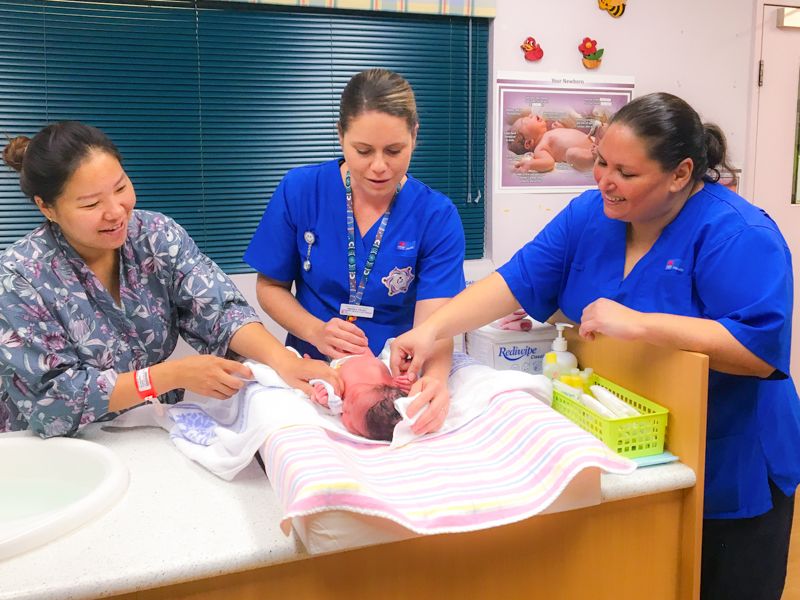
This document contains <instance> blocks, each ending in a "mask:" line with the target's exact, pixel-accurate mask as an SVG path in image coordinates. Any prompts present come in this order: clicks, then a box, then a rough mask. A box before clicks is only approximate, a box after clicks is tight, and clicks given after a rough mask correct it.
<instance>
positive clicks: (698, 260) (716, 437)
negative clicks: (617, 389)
mask: <svg viewBox="0 0 800 600" xmlns="http://www.w3.org/2000/svg"><path fill="white" fill-rule="evenodd" d="M625 232H626V224H625V223H624V222H622V221H615V220H612V219H609V218H608V217H606V216H605V213H604V212H603V199H602V197H601V195H600V192H599V191H596V190H593V191H590V192H586V193H584V194H582V195H581V196H579V197H578V198H575V199H574V200H573V201H572V202H571V203H570V204H569V206H567V208H565V209H564V210H563V211H561V213H559V214H558V215H557V216H556V217H555V219H553V221H552V222H550V223H549V224H548V225H547V226H546V227H545V228H544V230H543V231H542V232H541V233H540V234H539V235H538V236H536V238H535V239H534V240H533V241H532V242H530V243H529V244H527V245H526V246H525V247H524V248H522V250H520V251H519V252H518V253H517V254H516V255H515V256H514V257H513V258H512V259H511V261H509V262H508V263H507V264H506V265H504V266H503V267H501V268H500V269H499V272H500V274H501V275H502V276H503V278H504V279H505V281H506V282H507V283H508V285H509V287H510V289H511V291H512V293H513V294H514V296H515V297H516V299H517V300H518V301H519V302H520V304H521V305H522V306H523V308H525V309H526V310H527V311H528V312H529V313H530V314H531V316H533V318H535V319H537V320H540V321H543V320H545V319H547V318H549V317H550V316H551V315H552V314H553V313H554V312H555V311H556V310H557V309H558V308H561V310H562V311H563V312H564V314H565V315H567V317H569V318H570V319H572V320H573V321H575V322H580V319H581V314H582V312H583V309H584V308H585V307H586V306H587V305H588V304H590V303H591V302H594V301H595V300H597V299H598V298H608V299H610V300H614V301H616V302H619V303H620V304H623V305H625V306H627V307H630V308H632V309H634V310H637V311H641V312H661V313H669V314H675V315H684V316H688V317H700V318H704V319H714V320H716V321H719V322H720V323H722V325H724V326H725V328H726V329H728V331H730V332H731V334H733V336H734V337H735V338H736V339H737V340H739V342H741V343H742V344H743V345H744V346H745V347H746V348H748V349H749V350H750V351H751V352H753V353H754V354H755V355H756V356H758V357H759V358H761V359H762V360H764V361H766V362H767V363H769V364H770V365H772V366H774V367H775V368H776V372H775V373H773V375H772V376H771V377H770V378H769V379H759V378H757V377H744V376H736V375H727V374H724V373H720V372H718V371H713V370H712V371H710V373H709V386H708V429H707V446H706V481H705V510H704V512H705V517H706V518H743V517H753V516H757V515H760V514H763V513H765V512H766V511H768V510H769V509H770V508H772V501H771V499H770V491H769V484H768V479H772V480H773V481H774V482H775V483H776V484H777V485H778V486H779V487H780V488H781V490H782V491H783V492H784V493H785V494H787V495H791V494H793V493H794V492H795V489H796V488H797V486H798V484H799V483H800V401H798V396H797V391H796V390H795V386H794V383H793V382H792V380H791V378H790V377H789V351H790V335H791V330H792V294H793V280H792V263H791V256H790V253H789V249H788V247H787V246H786V242H785V240H784V239H783V236H782V235H781V233H780V231H779V230H778V227H777V225H775V223H774V222H773V221H772V220H771V219H770V218H769V216H768V215H767V214H766V213H765V212H764V211H762V210H761V209H759V208H756V207H755V206H753V205H752V204H750V203H748V202H747V201H746V200H744V199H743V198H741V197H740V196H738V195H736V194H735V193H733V192H731V191H730V190H728V189H726V188H725V187H723V186H721V185H719V184H706V185H705V187H704V188H703V189H702V190H701V191H700V192H698V193H696V194H695V195H694V196H692V197H691V198H689V200H688V201H687V202H686V204H685V205H684V207H683V209H681V212H680V213H679V214H678V216H677V217H676V218H675V220H673V221H672V223H670V224H669V225H668V226H667V227H666V228H665V229H664V231H663V232H662V233H661V235H660V236H659V238H658V240H657V241H656V243H655V244H654V245H653V247H652V248H651V249H650V251H649V252H648V253H647V254H646V255H645V256H644V257H643V258H642V259H641V260H640V261H639V262H638V263H637V264H636V266H635V267H634V268H633V269H632V270H631V272H630V273H629V274H628V276H627V277H625V279H623V278H622V274H623V270H624V266H625ZM589 366H591V365H589Z"/></svg>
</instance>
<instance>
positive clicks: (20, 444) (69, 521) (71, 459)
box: [0, 432, 128, 560]
mask: <svg viewBox="0 0 800 600" xmlns="http://www.w3.org/2000/svg"><path fill="white" fill-rule="evenodd" d="M127 489H128V468H127V467H126V466H125V463H124V462H122V460H121V459H120V458H119V457H118V456H117V455H116V454H114V453H113V452H112V451H111V450H109V449H108V448H105V447H103V446H101V445H100V444H95V443H94V442H87V441H84V440H76V439H70V438H51V439H47V440H43V439H41V438H39V437H36V436H35V435H33V434H32V433H30V432H21V433H4V434H0V560H5V559H7V558H9V557H11V556H15V555H17V554H21V553H23V552H27V551H29V550H32V549H34V548H37V547H39V546H41V545H43V544H46V543H48V542H50V541H52V540H54V539H56V538H58V537H61V536H62V535H64V534H66V533H69V532H70V531H73V530H75V529H77V528H78V527H80V526H81V525H84V524H86V523H88V522H89V521H91V520H93V519H95V518H96V517H98V516H100V515H101V514H103V512H105V511H106V510H107V509H108V508H110V507H111V506H113V505H114V504H115V503H116V502H117V501H118V500H119V499H120V498H121V497H122V495H123V494H124V493H125V490H127Z"/></svg>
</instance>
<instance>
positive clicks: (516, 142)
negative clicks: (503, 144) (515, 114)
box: [508, 113, 547, 154]
mask: <svg viewBox="0 0 800 600" xmlns="http://www.w3.org/2000/svg"><path fill="white" fill-rule="evenodd" d="M511 132H513V133H515V134H516V135H515V136H514V139H509V141H508V149H509V150H510V151H511V152H513V153H514V154H525V153H526V152H530V151H531V150H533V149H534V148H536V144H538V143H539V140H541V139H542V136H543V135H544V134H545V133H546V132H547V122H546V121H545V120H544V119H542V118H541V117H540V116H539V115H536V114H533V113H531V114H529V115H527V116H525V117H520V118H519V119H517V120H516V121H514V123H512V124H511ZM509 138H510V136H509Z"/></svg>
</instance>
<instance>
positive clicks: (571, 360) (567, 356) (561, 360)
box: [542, 323, 578, 375]
mask: <svg viewBox="0 0 800 600" xmlns="http://www.w3.org/2000/svg"><path fill="white" fill-rule="evenodd" d="M564 327H572V325H570V324H569V323H556V329H557V330H558V337H557V338H556V339H554V340H553V345H552V351H553V352H555V355H556V362H557V363H558V365H559V366H560V367H561V371H560V372H559V375H566V374H568V373H570V371H571V369H574V368H576V367H577V366H578V359H577V358H575V355H574V354H573V353H572V352H567V340H566V338H564ZM548 354H549V353H548ZM551 360H552V359H551ZM546 365H547V354H545V357H544V358H543V359H542V371H544V368H545V366H546Z"/></svg>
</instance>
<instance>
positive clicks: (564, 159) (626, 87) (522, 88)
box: [494, 71, 634, 192]
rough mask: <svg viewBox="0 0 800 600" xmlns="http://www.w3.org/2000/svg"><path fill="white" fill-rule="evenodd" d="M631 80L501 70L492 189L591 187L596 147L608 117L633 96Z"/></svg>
mask: <svg viewBox="0 0 800 600" xmlns="http://www.w3.org/2000/svg"><path fill="white" fill-rule="evenodd" d="M633 83H634V80H633V77H621V76H601V75H590V74H580V75H569V74H553V73H514V72H504V71H500V72H499V73H498V76H497V83H496V86H495V90H496V95H495V98H496V99H497V104H496V106H497V107H498V110H497V111H496V112H495V114H496V115H497V119H498V121H497V123H496V124H495V131H497V132H499V133H500V136H502V137H501V138H500V140H498V141H499V144H497V146H496V147H499V152H496V154H495V157H496V160H495V161H494V163H495V178H494V180H495V182H497V183H496V191H498V192H580V191H583V190H586V189H591V188H593V187H595V181H594V176H593V174H592V169H593V167H594V160H595V158H596V156H597V146H598V144H599V143H600V141H601V140H602V139H603V135H604V134H605V130H606V128H607V127H608V121H609V119H611V116H612V115H613V114H614V113H615V112H616V111H618V110H619V109H620V108H622V107H623V106H624V105H625V104H627V103H628V102H630V101H631V99H632V98H633Z"/></svg>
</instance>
